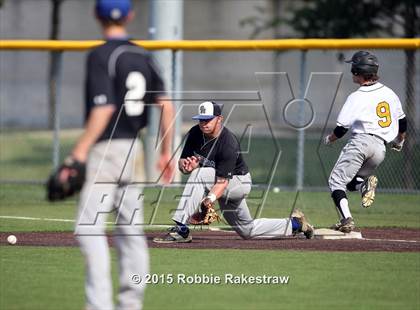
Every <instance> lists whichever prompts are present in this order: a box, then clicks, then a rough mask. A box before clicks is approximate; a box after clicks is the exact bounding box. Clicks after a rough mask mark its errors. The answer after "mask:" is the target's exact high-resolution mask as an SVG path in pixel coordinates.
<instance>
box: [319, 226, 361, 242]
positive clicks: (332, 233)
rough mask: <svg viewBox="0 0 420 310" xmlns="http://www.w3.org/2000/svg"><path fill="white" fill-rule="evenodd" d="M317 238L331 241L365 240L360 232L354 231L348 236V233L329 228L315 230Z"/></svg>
mask: <svg viewBox="0 0 420 310" xmlns="http://www.w3.org/2000/svg"><path fill="white" fill-rule="evenodd" d="M315 238H316V239H329V240H336V239H363V237H362V233H361V232H358V231H352V232H350V233H348V234H346V233H343V232H341V231H337V230H333V229H328V228H320V229H315Z"/></svg>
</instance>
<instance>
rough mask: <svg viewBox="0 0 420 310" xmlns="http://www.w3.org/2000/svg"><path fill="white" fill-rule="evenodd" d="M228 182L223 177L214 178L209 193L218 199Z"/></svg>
mask: <svg viewBox="0 0 420 310" xmlns="http://www.w3.org/2000/svg"><path fill="white" fill-rule="evenodd" d="M228 184H229V180H228V179H225V178H219V177H217V178H216V183H215V184H214V185H213V187H212V189H211V190H210V193H209V195H210V194H214V195H215V197H216V199H219V198H220V197H222V196H223V193H224V191H225V189H226V187H227V186H228Z"/></svg>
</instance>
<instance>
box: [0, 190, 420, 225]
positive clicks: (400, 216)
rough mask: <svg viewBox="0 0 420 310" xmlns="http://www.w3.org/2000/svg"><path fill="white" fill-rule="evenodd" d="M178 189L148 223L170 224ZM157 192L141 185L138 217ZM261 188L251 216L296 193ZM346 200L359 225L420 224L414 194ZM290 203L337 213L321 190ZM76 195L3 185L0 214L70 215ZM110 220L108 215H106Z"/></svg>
mask: <svg viewBox="0 0 420 310" xmlns="http://www.w3.org/2000/svg"><path fill="white" fill-rule="evenodd" d="M180 194H181V189H178V190H177V189H170V190H168V189H166V190H165V192H164V194H163V196H162V199H161V203H160V205H159V207H158V208H157V211H156V216H155V221H154V222H153V223H154V224H163V225H167V224H171V223H172V222H171V220H170V218H171V214H172V212H173V210H174V208H175V207H176V202H177V199H179V195H180ZM158 196H159V191H158V190H157V189H146V190H145V204H144V220H145V223H146V224H149V223H150V222H151V217H152V213H153V211H154V210H155V208H156V206H157V205H156V203H155V202H156V201H157V198H158ZM262 198H263V192H262V191H258V190H255V191H252V192H251V195H250V197H249V199H248V200H247V201H248V205H249V207H250V210H251V214H252V215H253V216H254V217H255V216H257V215H258V214H259V213H258V212H259V210H261V214H260V215H259V217H268V218H278V217H288V216H289V214H290V210H291V209H292V207H293V203H294V201H295V198H296V193H295V192H280V193H273V192H270V193H269V194H268V196H267V200H266V203H265V204H264V205H263V207H261V205H262ZM349 200H350V206H351V210H352V213H353V216H354V218H355V220H356V224H357V225H358V226H359V227H378V226H384V227H413V228H420V208H419V206H420V195H408V194H404V195H402V194H398V195H395V194H385V193H383V194H378V195H377V198H376V201H375V205H374V207H372V208H370V209H363V208H361V207H360V196H359V195H357V194H351V195H350V196H349ZM296 207H298V208H300V209H302V210H303V211H304V212H305V213H306V215H307V216H308V218H309V219H310V221H311V222H312V223H313V224H314V225H315V226H316V227H329V226H330V225H331V224H333V223H334V222H336V220H337V214H336V211H335V208H334V206H333V203H332V200H331V198H330V196H329V194H328V193H327V192H325V193H324V192H321V193H311V192H301V193H299V196H298V199H297V201H296ZM75 214H76V200H75V199H70V200H68V201H65V202H59V203H48V202H47V201H46V200H45V192H44V188H43V187H42V186H37V185H27V186H21V185H3V186H2V187H1V191H0V216H14V217H32V218H48V219H67V220H74V218H75ZM110 221H112V218H111V219H110ZM73 226H74V224H73V223H72V222H56V221H46V220H41V221H39V220H29V219H10V218H2V217H0V231H3V232H10V231H71V230H73Z"/></svg>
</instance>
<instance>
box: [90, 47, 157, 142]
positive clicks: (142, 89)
mask: <svg viewBox="0 0 420 310" xmlns="http://www.w3.org/2000/svg"><path fill="white" fill-rule="evenodd" d="M162 95H164V84H163V81H162V79H161V77H160V76H159V74H158V71H157V69H156V67H155V65H154V64H153V61H152V59H151V56H150V55H148V54H147V53H146V51H145V50H144V49H142V48H141V47H139V46H137V45H134V44H133V43H131V42H130V41H128V40H108V41H107V42H106V43H104V44H103V45H101V46H99V47H97V48H95V49H93V50H92V51H91V52H90V53H89V55H88V58H87V65H86V81H85V96H86V98H85V102H86V111H85V112H86V113H85V117H86V119H87V118H88V117H89V115H90V113H91V111H92V109H93V108H95V107H98V106H102V105H107V104H112V105H114V106H115V107H116V109H115V112H114V115H113V116H112V118H111V121H110V122H109V123H108V125H107V127H106V129H105V131H104V132H103V134H102V135H101V137H100V138H99V139H98V141H101V140H106V139H109V138H111V136H112V139H124V138H134V137H136V136H137V134H138V131H139V130H140V129H141V128H143V127H145V126H146V124H147V110H148V104H152V103H155V102H156V101H157V97H158V96H162Z"/></svg>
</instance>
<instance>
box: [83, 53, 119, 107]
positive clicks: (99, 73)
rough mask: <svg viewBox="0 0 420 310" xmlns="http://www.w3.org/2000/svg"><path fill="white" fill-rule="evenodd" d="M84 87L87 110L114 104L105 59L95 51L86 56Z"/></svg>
mask: <svg viewBox="0 0 420 310" xmlns="http://www.w3.org/2000/svg"><path fill="white" fill-rule="evenodd" d="M85 87H86V105H87V107H88V109H87V110H90V109H91V108H93V107H95V106H100V105H105V104H116V102H115V96H114V90H113V89H114V88H113V83H112V79H111V77H110V76H109V74H108V67H107V64H106V61H105V59H104V57H101V56H100V55H99V54H97V53H95V52H92V53H91V54H89V56H88V58H87V64H86V85H85Z"/></svg>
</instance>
